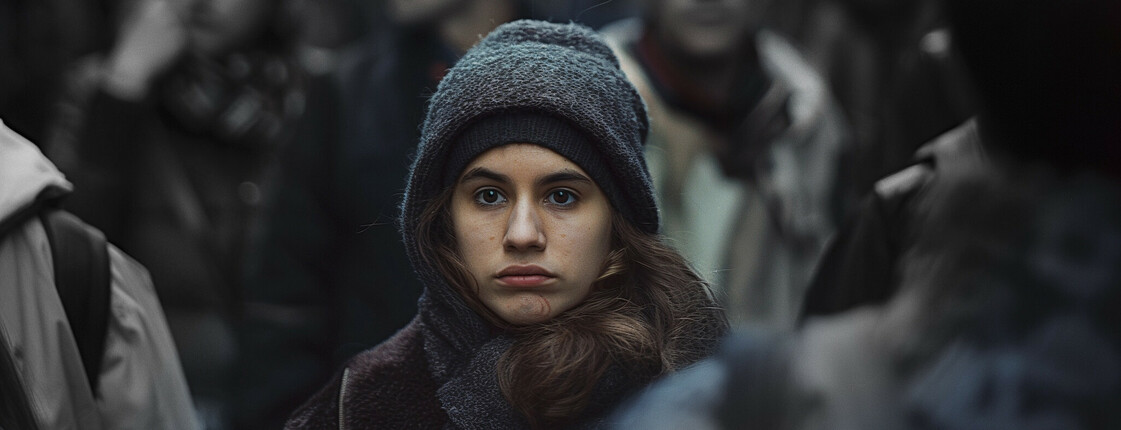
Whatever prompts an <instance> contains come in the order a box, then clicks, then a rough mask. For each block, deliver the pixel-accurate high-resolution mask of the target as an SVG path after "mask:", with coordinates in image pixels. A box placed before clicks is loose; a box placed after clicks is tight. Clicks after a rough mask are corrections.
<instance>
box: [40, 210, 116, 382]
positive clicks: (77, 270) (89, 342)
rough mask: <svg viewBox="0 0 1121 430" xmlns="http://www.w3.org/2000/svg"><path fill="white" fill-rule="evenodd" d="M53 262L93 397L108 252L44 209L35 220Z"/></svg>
mask: <svg viewBox="0 0 1121 430" xmlns="http://www.w3.org/2000/svg"><path fill="white" fill-rule="evenodd" d="M40 218H41V219H42V220H43V227H44V229H45V230H46V231H47V239H48V241H49V242H50V244H51V258H52V259H53V260H54V262H55V264H54V274H55V288H56V289H57V290H58V297H59V300H60V301H61V302H62V308H63V309H64V310H65V311H66V319H67V320H68V321H69V322H70V332H71V334H73V335H74V341H75V342H76V343H77V344H78V353H79V354H81V356H82V367H84V368H85V370H86V378H87V381H88V382H89V386H90V391H91V392H93V395H94V397H101V396H100V394H99V393H98V380H99V378H100V375H101V358H102V357H103V356H104V355H105V354H104V351H105V336H106V333H107V330H108V329H109V283H110V273H109V249H108V247H107V244H106V242H105V235H103V234H101V231H99V230H97V229H95V228H93V227H90V226H89V225H88V224H86V223H84V222H82V221H81V220H79V219H78V217H76V216H74V215H73V214H71V213H69V212H66V211H63V210H57V209H53V210H52V209H48V210H46V211H44V212H42V213H41V214H40Z"/></svg>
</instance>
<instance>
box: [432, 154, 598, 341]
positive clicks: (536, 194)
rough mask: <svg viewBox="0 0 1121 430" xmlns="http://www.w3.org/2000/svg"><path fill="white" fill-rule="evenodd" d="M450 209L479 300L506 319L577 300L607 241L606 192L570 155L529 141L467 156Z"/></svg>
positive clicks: (540, 314)
mask: <svg viewBox="0 0 1121 430" xmlns="http://www.w3.org/2000/svg"><path fill="white" fill-rule="evenodd" d="M451 217H452V224H453V225H454V232H455V238H456V245H457V247H458V249H457V251H458V253H459V255H460V257H461V258H462V260H463V262H464V264H465V265H466V266H467V271H468V272H470V273H471V276H472V277H473V278H474V279H475V286H476V287H477V288H478V289H477V290H476V291H475V293H476V294H478V298H479V300H480V301H481V302H482V303H483V305H485V306H486V307H487V309H489V310H491V311H492V312H494V313H495V314H497V315H498V316H499V317H500V318H502V319H503V320H504V321H506V322H507V323H510V324H514V325H524V324H532V323H537V322H542V321H546V320H549V319H551V318H553V317H555V316H557V315H558V314H560V313H561V312H564V311H566V310H569V309H572V308H573V307H576V306H577V305H579V304H580V303H582V302H583V301H584V299H585V298H587V296H588V293H589V292H590V291H591V288H592V284H593V283H594V282H595V280H596V279H598V278H599V276H600V275H601V274H602V273H603V271H604V265H605V262H606V260H607V255H608V253H609V251H610V246H611V204H610V203H609V202H608V200H607V196H606V195H605V194H604V193H603V191H601V190H600V189H599V186H598V185H596V183H595V182H593V181H592V179H591V177H590V176H588V174H587V173H585V172H584V171H583V169H581V168H580V167H579V166H577V165H576V164H575V163H573V162H572V161H570V160H568V159H567V158H564V157H563V156H561V155H559V154H557V153H556V152H553V151H551V150H549V149H546V148H544V147H541V146H537V145H531V144H509V145H505V146H500V147H497V148H493V149H491V150H489V151H487V152H484V153H483V154H482V155H480V156H479V157H478V158H477V159H475V160H474V161H472V162H471V163H470V164H468V166H467V168H465V169H464V170H463V174H461V175H460V177H459V181H458V182H457V184H456V186H455V193H454V195H453V196H452V202H451Z"/></svg>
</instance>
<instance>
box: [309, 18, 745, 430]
mask: <svg viewBox="0 0 1121 430" xmlns="http://www.w3.org/2000/svg"><path fill="white" fill-rule="evenodd" d="M647 127H648V124H647V119H646V111H645V108H644V105H643V103H642V100H641V99H640V98H639V96H638V94H637V93H636V91H635V89H634V87H633V86H632V85H631V84H630V83H629V82H628V81H627V80H626V78H625V77H624V76H623V74H622V72H620V70H619V66H618V62H617V61H616V59H615V57H614V56H613V54H612V53H611V51H610V49H609V48H608V47H607V46H606V45H604V43H603V41H602V40H601V39H600V37H599V36H597V35H596V34H595V33H594V32H592V31H591V30H589V29H587V28H586V27H582V26H578V25H574V24H569V25H558V24H549V23H544V22H538V21H517V22H514V23H510V24H506V25H503V26H501V27H499V28H498V29H497V30H495V31H494V32H493V33H491V34H490V35H489V36H487V37H486V38H485V39H483V40H482V41H481V42H480V43H479V44H478V45H477V46H475V47H474V48H472V50H471V51H469V52H468V53H467V54H466V55H465V56H464V57H463V59H461V60H460V62H459V63H457V64H456V66H455V67H454V68H453V69H452V70H451V71H450V72H449V73H448V74H447V76H446V77H445V78H444V79H443V81H442V82H441V83H440V85H439V87H438V89H437V91H436V93H435V94H434V95H433V96H432V99H431V101H430V104H429V110H428V115H427V118H426V120H425V124H424V127H423V130H422V137H421V143H420V147H419V149H418V153H417V157H416V159H415V161H414V164H413V166H412V170H411V173H410V176H409V179H408V188H407V190H406V194H405V199H404V203H403V206H402V216H401V229H402V234H403V236H404V241H405V244H406V247H407V248H408V250H409V255H410V258H411V260H412V262H413V265H414V268H415V269H416V272H417V273H418V274H419V276H420V277H421V280H422V282H423V283H424V284H425V286H426V287H425V292H424V294H423V296H422V297H421V299H420V302H419V308H420V311H419V313H418V315H417V317H416V318H415V319H414V320H413V322H412V323H410V324H409V325H408V326H407V327H406V328H404V329H403V330H402V331H400V332H399V333H398V334H397V335H395V336H394V337H393V338H392V339H390V340H388V341H386V342H385V343H383V344H381V345H379V346H377V347H376V348H373V349H371V350H369V351H367V352H364V353H362V354H360V355H358V356H357V357H355V358H354V359H352V360H351V361H350V363H348V365H347V366H346V369H345V370H344V371H343V372H342V373H340V375H339V376H338V377H337V378H336V379H335V380H334V381H333V382H331V383H330V384H329V385H328V386H327V387H325V388H324V389H323V390H322V391H321V392H320V393H319V394H317V395H316V396H315V397H313V398H312V399H311V400H310V401H309V402H307V403H306V404H305V405H304V406H303V407H301V408H300V409H299V410H297V411H296V413H295V414H294V415H293V417H292V418H291V420H290V421H289V422H288V427H289V428H343V427H345V428H400V427H406V426H407V427H410V428H418V427H419V428H488V429H494V428H525V427H530V428H556V427H590V426H595V425H597V424H599V423H600V422H601V419H603V417H604V415H606V413H607V412H609V411H610V409H611V408H612V407H614V406H615V405H616V404H617V403H618V402H619V401H620V400H621V399H622V398H623V397H625V396H626V395H627V394H630V393H633V392H634V391H635V390H637V389H638V388H641V387H642V386H644V385H645V384H647V383H648V382H650V381H652V380H653V379H654V378H656V377H658V376H660V375H662V374H665V373H668V372H672V371H674V370H677V369H680V368H682V367H685V366H687V365H689V364H691V363H693V362H695V361H697V360H699V359H700V358H702V357H704V356H706V355H708V354H709V353H710V352H711V351H712V350H713V348H714V346H715V344H716V341H717V339H718V338H719V337H720V335H722V334H723V333H724V331H725V330H726V328H727V323H726V320H725V318H724V314H723V312H722V311H721V310H720V309H718V308H717V307H716V305H715V304H714V302H713V300H712V299H711V297H710V294H709V291H708V289H707V286H706V285H705V284H704V282H703V281H702V280H701V279H700V277H698V276H697V274H696V273H694V272H693V270H692V269H690V268H689V266H688V264H687V263H686V262H685V260H684V259H683V258H682V257H681V256H680V255H679V254H678V253H677V252H676V251H674V250H673V249H672V248H670V247H668V246H666V245H665V244H664V243H663V240H662V238H661V236H660V235H659V234H658V233H657V231H658V211H657V206H656V204H655V202H654V197H653V192H652V189H651V184H650V176H649V173H648V171H647V169H646V165H645V162H644V161H643V158H642V145H643V141H644V140H645V136H646V131H647ZM374 287H376V288H392V286H377V285H375V286H374Z"/></svg>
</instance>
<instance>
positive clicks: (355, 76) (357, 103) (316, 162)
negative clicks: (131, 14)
mask: <svg viewBox="0 0 1121 430" xmlns="http://www.w3.org/2000/svg"><path fill="white" fill-rule="evenodd" d="M376 7H378V8H380V11H381V13H376V14H375V19H376V21H375V22H374V23H372V24H370V27H369V28H368V29H367V30H366V31H367V33H366V34H365V35H364V36H363V38H361V39H358V40H356V41H354V42H353V44H350V45H344V46H341V47H339V48H338V49H337V51H336V55H337V61H336V63H335V66H334V68H333V69H332V70H331V71H330V72H329V77H330V86H329V87H328V88H327V90H326V91H324V92H317V93H315V94H312V96H313V97H314V99H313V100H310V101H309V103H313V104H315V105H317V106H322V108H321V109H317V110H315V111H310V112H308V114H307V115H308V117H307V118H306V121H305V124H307V125H309V126H310V128H309V130H308V132H306V133H301V136H304V138H302V139H300V140H298V141H296V142H294V144H293V145H291V146H290V147H289V148H287V150H286V151H285V153H284V155H283V158H282V160H281V164H280V169H279V170H278V176H277V177H278V187H276V188H275V192H274V193H273V195H271V196H270V197H268V199H267V200H268V201H269V202H268V207H267V209H266V215H265V219H264V220H263V221H264V222H263V225H262V229H261V231H260V232H259V234H258V235H256V237H255V239H254V243H253V250H254V252H253V253H252V256H253V260H252V261H250V264H249V266H248V272H247V283H246V291H245V302H246V308H245V309H246V312H245V319H244V322H243V326H242V332H241V334H240V338H241V340H242V345H243V348H242V354H241V357H240V359H239V363H240V365H239V366H238V372H237V373H238V379H237V381H238V382H237V384H236V386H237V389H236V395H235V403H234V407H233V408H232V409H233V415H234V421H235V427H237V428H245V429H256V428H262V427H272V428H279V427H281V426H282V425H283V423H284V421H285V420H286V419H287V418H288V415H289V414H290V413H291V412H292V411H293V410H294V409H295V408H296V407H297V406H299V405H300V403H301V402H303V401H304V400H306V399H307V398H308V397H310V396H311V395H312V394H313V393H314V392H315V390H317V389H319V388H320V387H321V384H322V382H323V381H324V380H326V379H327V378H328V377H329V376H330V375H331V373H332V372H334V371H335V370H336V369H337V368H338V367H339V366H340V365H342V364H343V363H344V362H345V360H346V359H347V358H349V357H351V356H353V355H354V354H357V353H358V352H360V351H362V350H365V349H368V348H370V347H372V346H374V345H377V344H378V343H379V342H381V341H383V340H385V339H387V338H388V337H389V336H391V335H392V334H393V333H395V332H396V331H397V330H399V329H401V328H402V327H404V326H405V325H407V324H408V322H409V320H411V319H412V317H413V316H414V315H415V314H416V301H417V299H418V298H419V297H420V292H421V286H420V284H419V282H418V281H417V279H416V276H415V275H414V274H413V271H412V269H411V267H410V265H409V260H408V257H407V256H406V254H405V247H404V245H403V244H402V243H401V239H400V235H399V233H398V230H397V225H396V222H395V219H396V216H397V214H398V211H399V209H398V203H399V201H400V195H401V194H402V193H403V192H404V188H405V183H404V180H403V178H404V177H405V174H406V173H407V172H408V166H409V154H411V153H412V152H413V151H414V150H415V148H416V143H417V140H418V139H419V137H420V131H419V129H418V125H419V124H420V123H421V121H422V119H423V114H424V105H425V102H426V100H427V97H428V95H430V94H431V93H432V92H433V91H434V90H435V88H436V84H437V83H438V82H439V81H440V79H441V78H442V77H443V74H444V73H445V71H446V70H447V69H448V68H449V67H451V65H452V64H454V63H455V61H456V60H457V59H458V57H459V56H460V55H462V54H463V52H465V51H466V50H467V48H469V47H470V46H471V45H472V44H474V43H475V41H477V40H478V38H479V37H480V35H482V34H486V33H488V32H490V30H491V29H493V28H494V27H496V26H498V25H499V24H501V23H503V22H506V21H508V20H511V19H513V18H515V17H517V16H518V15H519V14H520V13H521V12H520V10H519V5H518V3H517V2H516V1H513V0H434V1H412V0H402V1H385V2H382V3H379V4H378V5H376Z"/></svg>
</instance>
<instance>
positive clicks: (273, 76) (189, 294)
mask: <svg viewBox="0 0 1121 430" xmlns="http://www.w3.org/2000/svg"><path fill="white" fill-rule="evenodd" d="M286 5H287V3H285V2H274V1H270V0H229V1H226V0H223V1H219V0H136V1H127V2H120V3H119V7H120V8H121V9H120V10H119V13H120V16H121V17H122V19H121V20H120V21H119V22H120V23H121V24H120V27H119V29H118V32H117V37H116V39H115V41H114V44H113V46H112V48H110V49H109V50H108V53H107V54H106V55H105V56H104V57H103V58H95V59H92V60H90V61H87V62H85V63H84V64H83V67H85V70H84V71H83V72H82V73H76V74H75V77H76V78H75V79H76V81H75V82H72V87H71V91H72V95H71V100H72V103H73V105H75V106H77V107H78V108H77V111H78V112H80V115H78V116H73V117H65V118H62V119H61V120H60V123H59V125H58V127H59V131H58V133H57V135H56V136H55V139H53V141H52V142H50V148H49V154H50V155H51V156H52V158H53V159H54V160H55V161H56V162H57V163H58V164H59V166H60V168H61V169H62V171H63V172H65V173H66V174H67V175H68V176H69V177H70V178H72V179H73V181H74V183H75V186H76V188H77V190H78V191H77V192H75V193H74V195H73V196H72V197H73V198H72V199H70V200H69V201H68V202H67V207H68V208H69V209H71V210H72V211H73V212H75V213H76V214H78V215H80V216H82V217H83V218H84V219H86V220H87V221H88V222H90V223H91V224H93V225H95V226H97V227H99V228H101V229H102V230H103V231H104V232H105V234H106V235H107V236H108V237H109V239H110V240H112V241H114V242H115V243H118V244H120V246H121V247H122V248H123V249H125V250H126V251H127V252H129V253H130V254H131V255H133V256H135V257H136V258H137V260H139V261H140V262H141V263H142V264H144V265H145V266H147V267H148V269H149V270H150V271H151V274H152V278H153V281H154V283H155V285H156V288H157V291H158V293H159V295H160V298H161V301H162V303H163V306H164V310H165V313H166V315H167V319H168V323H169V326H170V328H171V332H172V334H173V336H174V337H175V340H176V343H177V346H178V348H179V354H180V358H181V360H182V362H183V366H184V370H185V373H186V376H187V380H188V383H189V385H190V389H191V393H192V395H193V396H194V399H195V404H196V407H197V408H198V409H199V413H200V416H201V418H202V421H203V423H204V426H206V427H207V428H221V427H223V426H224V421H225V418H224V412H223V411H222V403H223V401H224V397H225V396H227V395H228V394H229V388H230V381H231V375H232V374H231V370H232V366H233V363H234V357H235V355H236V350H237V345H236V340H235V334H234V326H233V324H234V320H235V318H236V315H237V313H238V312H239V310H240V300H241V295H242V291H241V288H242V287H241V285H242V273H243V267H242V265H243V262H244V252H245V245H246V239H247V236H248V234H249V231H250V228H251V226H252V225H254V223H255V222H256V221H255V220H256V216H257V212H258V209H259V206H260V205H261V202H262V196H263V195H264V194H265V192H266V191H265V189H266V188H267V187H268V183H267V179H268V176H269V170H270V168H271V166H272V165H273V163H274V160H275V158H276V154H277V153H278V151H279V150H280V148H282V147H283V146H284V144H285V143H286V142H287V141H288V140H290V139H291V138H292V136H293V133H294V130H295V125H296V123H297V121H298V120H299V118H300V117H301V115H302V113H303V112H304V111H305V110H306V109H307V106H305V104H306V103H305V100H306V97H305V79H304V74H303V72H302V70H301V68H300V66H299V64H298V63H297V62H296V61H295V60H294V56H293V40H292V37H293V36H294V34H295V33H294V31H295V30H294V29H293V28H292V25H293V20H292V17H291V16H290V15H289V14H288V13H289V12H291V11H290V10H288V9H286Z"/></svg>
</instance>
